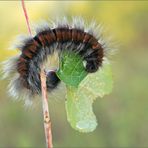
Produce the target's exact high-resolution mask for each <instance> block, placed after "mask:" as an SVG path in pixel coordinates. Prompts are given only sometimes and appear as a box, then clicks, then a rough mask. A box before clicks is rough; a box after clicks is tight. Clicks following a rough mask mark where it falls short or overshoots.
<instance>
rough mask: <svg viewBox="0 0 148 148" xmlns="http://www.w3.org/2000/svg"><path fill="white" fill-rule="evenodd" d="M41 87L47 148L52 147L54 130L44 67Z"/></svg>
mask: <svg viewBox="0 0 148 148" xmlns="http://www.w3.org/2000/svg"><path fill="white" fill-rule="evenodd" d="M40 77H41V87H42V107H43V116H44V130H45V138H46V145H47V148H52V147H53V145H52V132H51V120H50V116H49V109H48V98H47V87H46V75H45V72H44V69H43V68H42V70H41V73H40Z"/></svg>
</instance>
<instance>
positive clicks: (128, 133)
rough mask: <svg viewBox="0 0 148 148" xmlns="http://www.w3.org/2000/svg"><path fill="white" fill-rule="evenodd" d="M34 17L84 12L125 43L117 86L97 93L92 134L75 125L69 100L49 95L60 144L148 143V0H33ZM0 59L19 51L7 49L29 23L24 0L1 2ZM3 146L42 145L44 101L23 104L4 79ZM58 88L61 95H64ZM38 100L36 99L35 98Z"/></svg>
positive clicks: (118, 58) (0, 107) (117, 63)
mask: <svg viewBox="0 0 148 148" xmlns="http://www.w3.org/2000/svg"><path fill="white" fill-rule="evenodd" d="M26 5H27V8H28V13H29V17H30V20H31V22H33V23H36V22H39V21H40V20H43V19H49V18H54V17H55V16H56V15H66V16H68V17H70V16H73V15H74V16H75V15H81V16H82V17H84V18H85V19H86V20H87V21H88V22H90V20H91V19H92V18H93V19H95V20H96V22H97V23H102V24H104V27H105V28H108V30H107V31H106V35H110V36H112V35H114V36H115V37H116V41H118V42H119V43H120V46H119V51H117V54H116V55H115V56H113V58H112V59H111V60H112V66H113V73H114V89H113V92H112V93H111V94H110V95H108V96H105V97H104V98H103V99H97V100H96V102H95V104H94V112H95V114H96V115H97V119H98V120H99V126H98V127H97V129H96V130H95V131H94V132H92V133H90V134H82V133H79V132H76V131H74V130H73V129H72V128H71V127H70V126H69V124H68V123H67V120H66V112H65V104H64V103H65V102H64V100H60V101H59V100H55V99H54V98H53V100H50V101H49V105H50V114H51V119H52V127H53V142H54V145H55V146H57V147H72V146H73V147H86V146H87V147H147V146H148V140H147V139H148V134H147V133H148V126H147V125H148V116H147V114H148V107H147V104H148V91H147V88H148V78H147V76H148V68H147V67H148V50H147V48H148V44H147V39H148V27H147V26H148V19H147V14H148V2H147V1H104V2H103V1H81V2H79V1H76V2H74V1H61V2H59V1H43V2H41V1H34V2H33V1H28V2H26ZM0 14H1V15H0V22H1V23H0V26H1V27H0V43H1V44H0V48H1V51H0V61H2V60H4V59H7V58H9V57H10V56H12V55H16V54H17V53H18V51H15V50H7V49H8V47H9V46H10V45H11V43H12V41H14V39H15V37H16V36H17V35H19V34H22V33H26V34H28V32H27V27H26V22H25V19H24V16H23V11H22V8H21V4H20V2H19V1H18V2H14V1H12V2H11V1H1V2H0ZM0 84H1V85H0V131H1V132H0V147H22V146H24V147H39V146H40V147H43V146H45V144H44V131H43V123H42V110H41V104H40V103H41V102H39V103H38V104H37V105H36V107H35V106H34V107H32V108H31V109H24V108H23V105H22V102H14V101H12V100H10V98H9V97H8V95H7V84H8V81H5V80H4V81H1V83H0ZM62 97H63V96H62V95H60V94H59V98H61V99H62ZM36 102H37V101H36Z"/></svg>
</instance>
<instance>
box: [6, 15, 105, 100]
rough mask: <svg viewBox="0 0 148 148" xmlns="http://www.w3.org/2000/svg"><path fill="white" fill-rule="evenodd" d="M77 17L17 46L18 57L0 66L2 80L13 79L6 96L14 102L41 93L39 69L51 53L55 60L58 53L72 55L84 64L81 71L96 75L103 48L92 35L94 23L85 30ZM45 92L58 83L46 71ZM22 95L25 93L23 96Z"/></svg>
mask: <svg viewBox="0 0 148 148" xmlns="http://www.w3.org/2000/svg"><path fill="white" fill-rule="evenodd" d="M84 24H85V23H84V20H83V19H82V18H80V17H75V18H73V21H72V23H69V22H68V20H67V19H66V18H64V19H62V20H59V21H58V22H57V23H55V24H54V25H53V26H52V27H51V26H50V25H49V26H47V25H46V27H43V28H41V29H40V30H38V31H37V33H36V35H35V36H34V37H28V39H25V40H24V41H23V42H22V44H23V45H22V46H18V48H19V50H20V51H21V54H20V55H19V56H17V57H14V58H11V59H9V60H8V61H5V62H4V68H3V72H4V74H5V77H7V76H10V74H14V75H13V79H12V80H11V81H10V84H9V92H10V93H11V95H12V96H14V97H15V98H19V97H22V96H23V95H27V96H28V98H31V97H33V96H34V95H37V94H40V93H41V82H40V76H39V75H40V71H41V69H40V67H41V65H42V64H43V63H44V62H45V61H46V59H47V57H48V55H52V54H53V53H54V52H55V51H56V52H58V54H59V56H60V54H61V53H62V51H64V50H67V51H73V52H75V53H77V54H79V55H80V56H81V57H82V59H83V60H84V61H86V65H85V70H86V71H87V72H88V73H93V72H96V71H97V70H98V69H99V67H100V66H101V65H102V62H103V57H104V56H105V51H106V45H105V42H103V40H102V38H101V35H100V34H99V32H97V31H96V28H95V25H94V23H91V24H90V25H89V27H85V25H84ZM46 76H47V90H48V92H51V91H52V90H53V89H55V88H57V86H58V84H59V83H60V79H59V78H58V77H57V75H56V72H55V71H53V70H52V71H48V72H47V74H46ZM25 92H26V93H25Z"/></svg>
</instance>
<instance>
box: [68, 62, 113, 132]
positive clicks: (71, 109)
mask: <svg viewBox="0 0 148 148" xmlns="http://www.w3.org/2000/svg"><path fill="white" fill-rule="evenodd" d="M112 84H113V81H112V72H111V65H110V63H109V62H108V61H107V60H104V62H103V66H102V67H101V68H100V69H99V70H98V71H97V72H96V73H92V74H88V75H87V76H86V77H85V78H84V79H83V80H82V82H81V83H80V85H79V87H78V88H74V87H71V86H67V96H66V112H67V119H68V121H69V123H70V124H71V126H72V127H73V128H74V129H76V130H79V131H81V132H91V131H93V130H94V129H95V128H96V126H97V121H96V117H95V115H94V113H93V109H92V104H93V100H95V99H96V98H97V97H103V96H104V95H105V94H108V93H110V92H111V90H112Z"/></svg>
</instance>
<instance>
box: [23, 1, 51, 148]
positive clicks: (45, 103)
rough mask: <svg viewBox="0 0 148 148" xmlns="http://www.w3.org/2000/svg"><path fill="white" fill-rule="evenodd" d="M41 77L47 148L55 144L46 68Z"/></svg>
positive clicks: (26, 15) (25, 12) (27, 19)
mask: <svg viewBox="0 0 148 148" xmlns="http://www.w3.org/2000/svg"><path fill="white" fill-rule="evenodd" d="M21 2H22V8H23V11H24V15H25V19H26V22H27V27H28V31H29V34H30V35H31V36H32V33H31V29H30V23H29V18H28V14H27V10H26V7H25V2H24V0H22V1H21ZM40 78H41V89H42V108H43V117H44V130H45V138H46V145H47V148H52V147H53V144H52V132H51V121H50V116H49V109H48V98H47V87H46V75H45V72H44V68H42V69H41V73H40Z"/></svg>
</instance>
